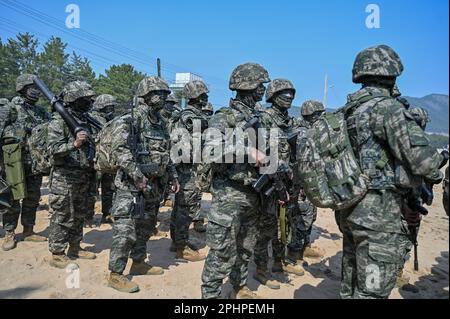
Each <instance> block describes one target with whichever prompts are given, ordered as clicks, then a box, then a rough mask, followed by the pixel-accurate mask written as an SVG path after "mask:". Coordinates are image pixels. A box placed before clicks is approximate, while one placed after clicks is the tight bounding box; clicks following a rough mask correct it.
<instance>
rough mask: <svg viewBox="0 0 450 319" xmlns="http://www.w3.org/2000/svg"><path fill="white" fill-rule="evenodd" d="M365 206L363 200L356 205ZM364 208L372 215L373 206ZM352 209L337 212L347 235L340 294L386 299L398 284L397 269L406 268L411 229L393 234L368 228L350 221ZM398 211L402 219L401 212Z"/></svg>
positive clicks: (349, 296)
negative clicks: (409, 231)
mask: <svg viewBox="0 0 450 319" xmlns="http://www.w3.org/2000/svg"><path fill="white" fill-rule="evenodd" d="M381 202H382V199H381V198H380V203H381ZM364 205H365V203H364V200H363V201H362V202H361V203H359V204H358V205H357V206H356V207H357V208H359V209H361V207H362V208H364ZM398 207H401V204H399V205H398ZM354 209H355V208H353V209H352V210H354ZM365 209H367V211H368V216H370V215H369V211H370V209H371V208H370V207H365ZM379 209H382V207H380V208H379ZM352 210H349V211H345V212H339V213H337V215H338V217H337V220H338V223H339V228H340V230H341V231H342V233H343V237H344V238H343V257H342V281H341V292H340V294H341V297H342V298H343V299H350V298H353V299H386V298H388V297H389V295H390V293H391V291H392V289H393V288H394V287H395V284H396V279H397V274H398V271H399V269H401V268H402V267H403V265H404V262H405V258H406V255H407V252H408V249H410V247H411V245H410V241H409V238H408V236H409V234H408V230H407V228H406V227H405V228H404V229H399V230H398V231H397V232H395V233H393V232H383V231H380V230H372V229H368V228H367V227H364V226H361V225H357V224H355V223H353V222H351V221H350V220H349V215H351V212H352ZM390 213H396V212H390ZM397 213H398V216H399V218H400V216H401V212H400V211H399V212H397ZM380 223H382V221H380Z"/></svg>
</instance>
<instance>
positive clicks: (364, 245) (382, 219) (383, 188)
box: [337, 86, 442, 298]
mask: <svg viewBox="0 0 450 319" xmlns="http://www.w3.org/2000/svg"><path fill="white" fill-rule="evenodd" d="M390 94H391V92H389V91H388V90H387V89H384V88H379V87H374V86H368V87H365V88H363V89H361V90H360V91H358V92H357V93H355V94H352V95H350V96H349V102H350V103H351V102H352V101H354V100H358V99H361V97H362V96H366V95H372V96H383V97H379V98H372V99H369V100H368V101H367V102H365V103H362V104H360V105H358V106H356V107H352V108H350V109H347V110H346V117H347V123H349V132H350V136H351V142H352V147H353V149H354V152H355V154H357V155H358V157H359V161H360V166H361V167H362V169H363V172H364V173H365V174H367V176H369V177H370V183H369V192H368V193H367V194H366V196H365V197H364V198H363V200H362V201H361V202H359V203H358V204H357V205H356V206H354V207H353V208H350V209H347V210H343V211H340V212H338V213H337V216H338V218H337V219H338V224H339V227H340V229H341V231H342V232H343V234H344V248H343V261H342V284H341V296H342V297H343V298H387V297H388V296H389V294H390V292H391V290H392V288H393V287H394V286H395V281H396V276H397V272H398V269H400V268H401V266H402V265H403V263H404V260H405V256H406V254H407V249H406V248H407V247H405V243H406V242H407V238H406V237H407V236H408V230H407V225H406V222H405V221H404V220H403V219H402V209H403V208H402V205H403V202H404V198H403V196H402V194H401V193H399V192H398V190H397V188H396V187H395V184H394V180H393V176H394V172H393V167H394V166H395V163H394V159H397V160H398V161H400V162H402V163H405V165H407V166H408V167H409V168H410V170H411V172H412V174H414V175H418V176H422V177H424V178H426V179H428V180H430V181H434V182H438V181H439V180H440V179H441V177H442V174H441V173H440V171H439V170H438V167H439V165H440V163H441V161H442V157H441V155H440V154H439V153H437V152H436V150H435V149H433V148H432V147H431V146H430V145H429V143H428V140H427V139H426V137H425V135H424V133H423V132H422V133H420V129H419V128H418V130H415V134H414V135H413V136H412V135H411V134H410V132H409V130H408V127H410V126H411V125H416V124H415V122H414V123H409V122H410V121H413V118H412V116H409V115H408V114H407V111H406V109H405V108H404V106H403V105H402V104H401V103H399V102H398V101H397V100H396V99H394V98H392V97H390ZM353 123H354V124H353ZM353 126H355V127H353ZM379 143H383V144H382V145H380V144H379ZM383 153H384V154H386V156H385V157H384V160H382V156H383ZM377 163H378V165H377ZM381 163H383V165H381ZM374 274H375V275H376V277H373V276H374ZM374 278H375V279H374ZM374 280H375V281H374Z"/></svg>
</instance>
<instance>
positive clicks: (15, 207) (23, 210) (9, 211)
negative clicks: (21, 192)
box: [3, 175, 42, 231]
mask: <svg viewBox="0 0 450 319" xmlns="http://www.w3.org/2000/svg"><path fill="white" fill-rule="evenodd" d="M26 185H27V197H26V198H25V199H24V200H22V205H21V204H20V201H18V200H16V201H13V202H12V205H11V208H5V209H4V213H3V228H4V229H5V230H6V231H14V230H15V229H16V228H17V224H18V223H19V217H20V221H21V223H22V226H34V224H35V222H36V210H37V208H38V207H39V200H40V198H41V185H42V176H40V175H37V176H27V177H26Z"/></svg>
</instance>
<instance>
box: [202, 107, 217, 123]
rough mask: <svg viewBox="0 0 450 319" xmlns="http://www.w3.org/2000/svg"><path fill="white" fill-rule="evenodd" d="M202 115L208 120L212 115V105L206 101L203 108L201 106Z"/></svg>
mask: <svg viewBox="0 0 450 319" xmlns="http://www.w3.org/2000/svg"><path fill="white" fill-rule="evenodd" d="M202 113H203V115H204V116H205V117H206V118H207V119H208V121H209V120H210V119H211V117H212V116H213V115H214V107H213V106H212V104H211V103H208V104H206V105H205V107H204V108H202Z"/></svg>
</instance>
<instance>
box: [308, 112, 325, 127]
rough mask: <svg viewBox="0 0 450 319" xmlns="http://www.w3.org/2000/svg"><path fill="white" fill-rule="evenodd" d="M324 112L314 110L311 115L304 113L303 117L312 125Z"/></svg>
mask: <svg viewBox="0 0 450 319" xmlns="http://www.w3.org/2000/svg"><path fill="white" fill-rule="evenodd" d="M323 113H324V112H315V113H314V114H312V115H306V116H304V117H303V119H304V120H305V121H306V122H308V123H309V124H310V125H313V124H314V123H315V122H316V121H317V120H318V119H319V118H320V117H321V116H322V114H323Z"/></svg>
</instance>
